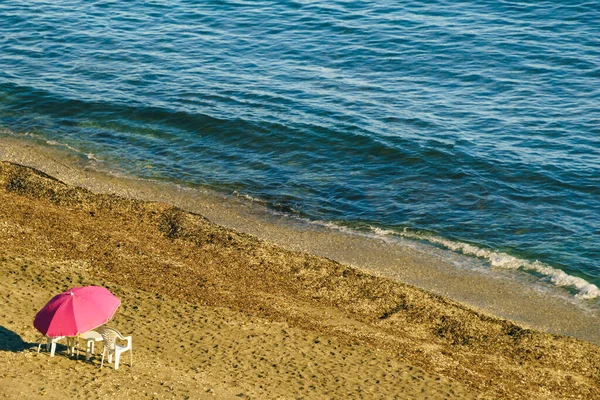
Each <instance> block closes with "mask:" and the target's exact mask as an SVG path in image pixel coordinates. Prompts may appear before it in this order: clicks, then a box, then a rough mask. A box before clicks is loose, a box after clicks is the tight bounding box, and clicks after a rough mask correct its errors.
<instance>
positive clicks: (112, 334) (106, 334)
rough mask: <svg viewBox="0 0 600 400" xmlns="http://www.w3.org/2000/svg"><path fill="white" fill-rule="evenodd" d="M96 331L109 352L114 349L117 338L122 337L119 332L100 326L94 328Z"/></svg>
mask: <svg viewBox="0 0 600 400" xmlns="http://www.w3.org/2000/svg"><path fill="white" fill-rule="evenodd" d="M96 331H97V332H98V333H99V334H100V336H102V341H103V342H104V345H105V346H106V347H107V348H109V349H111V350H113V349H114V348H115V343H116V341H117V338H121V339H123V335H121V334H120V333H119V331H117V330H116V329H113V328H109V327H106V326H101V327H99V328H96Z"/></svg>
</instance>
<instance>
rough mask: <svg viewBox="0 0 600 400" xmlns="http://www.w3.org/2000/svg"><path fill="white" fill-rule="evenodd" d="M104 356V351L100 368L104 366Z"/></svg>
mask: <svg viewBox="0 0 600 400" xmlns="http://www.w3.org/2000/svg"><path fill="white" fill-rule="evenodd" d="M105 354H106V349H104V351H103V352H102V362H101V363H100V368H102V367H103V366H104V355H105Z"/></svg>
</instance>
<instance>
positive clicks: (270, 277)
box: [0, 162, 600, 399]
mask: <svg viewBox="0 0 600 400" xmlns="http://www.w3.org/2000/svg"><path fill="white" fill-rule="evenodd" d="M0 196H1V197H2V199H1V200H2V201H1V202H0V204H1V205H0V211H1V212H0V216H1V218H2V220H1V221H0V228H1V229H0V235H1V236H2V242H3V243H4V246H3V248H2V250H1V253H2V254H0V256H1V257H0V260H1V261H2V262H1V263H0V266H1V268H0V271H1V272H2V275H3V276H2V279H1V282H2V283H1V286H0V288H1V290H2V291H3V292H5V293H3V295H5V297H7V298H8V299H9V301H8V303H7V305H8V308H7V309H6V311H3V312H4V313H5V314H3V316H2V317H3V321H5V322H3V327H2V328H3V332H2V333H3V336H4V337H6V336H7V335H8V336H11V335H12V336H13V337H14V340H13V342H18V341H19V340H21V341H22V342H23V343H22V344H20V345H18V346H14V347H10V346H7V345H6V343H5V342H3V343H2V350H4V351H0V361H2V362H3V363H4V365H8V364H6V363H8V362H10V363H11V364H10V365H11V366H12V368H11V370H12V371H13V372H11V373H9V374H7V373H6V371H5V372H3V376H4V378H5V379H8V382H10V383H11V387H17V388H19V390H21V392H20V393H31V391H30V388H28V387H26V386H27V384H30V382H29V381H27V382H25V381H24V380H23V379H22V377H21V375H23V374H25V375H27V374H28V372H29V371H31V373H32V374H33V376H35V377H36V378H35V379H38V381H39V379H41V381H39V382H51V383H47V385H48V386H47V387H50V388H51V389H52V390H53V393H54V394H53V395H52V396H50V398H59V397H60V396H59V394H61V393H59V392H60V390H62V389H63V387H62V386H60V387H58V386H55V385H61V384H62V385H64V388H66V389H65V390H69V391H70V392H71V394H73V393H75V395H74V396H72V397H85V396H86V393H85V392H84V391H82V390H81V389H79V388H78V387H77V386H74V385H73V383H72V379H70V377H69V375H70V373H61V372H60V371H58V372H57V370H56V368H55V367H51V368H50V369H45V367H44V366H45V365H48V364H52V363H54V362H55V360H50V359H49V358H45V357H44V356H45V355H44V354H36V353H35V351H33V350H31V346H30V344H29V343H30V342H29V341H30V340H34V338H35V330H34V329H33V328H32V327H31V326H30V319H31V317H32V315H33V314H34V313H35V310H36V309H39V308H40V307H41V306H42V305H43V302H44V301H47V299H48V296H49V295H50V293H53V292H56V291H58V290H60V289H63V290H64V289H66V288H65V286H74V285H85V284H99V285H103V286H106V287H109V288H110V290H112V291H114V292H116V293H117V294H118V295H119V297H121V298H122V299H123V308H122V310H121V311H120V312H119V313H118V314H119V315H117V316H116V317H115V320H114V321H112V322H113V323H114V324H116V326H117V327H118V328H119V329H122V330H123V331H125V332H132V331H133V332H132V333H134V334H135V337H136V343H137V345H136V349H138V350H137V353H136V354H137V357H139V358H140V359H141V366H138V367H137V368H138V369H136V365H137V364H134V366H133V367H131V369H130V370H129V371H130V372H129V374H121V375H119V374H110V373H111V372H112V371H110V370H108V369H103V370H102V371H100V372H98V370H97V366H96V365H94V363H80V364H76V365H77V366H76V367H73V366H72V367H71V368H69V370H70V371H73V369H74V370H75V371H79V372H78V373H79V374H84V375H86V376H88V377H90V379H91V378H92V377H96V378H98V377H100V379H99V381H100V382H96V384H97V385H100V386H99V387H100V388H101V389H102V390H104V392H102V393H106V397H110V395H111V393H114V386H115V385H116V386H117V387H119V386H124V387H125V388H127V390H131V391H134V392H135V393H136V394H133V393H134V392H131V393H132V394H131V395H132V396H133V397H138V396H139V394H138V391H142V392H145V393H147V394H148V392H147V391H148V390H163V391H164V390H167V389H166V388H170V390H171V393H175V394H177V395H178V396H180V397H183V395H184V394H187V395H190V394H192V395H193V396H194V398H201V396H200V395H199V393H198V392H195V391H196V390H198V389H196V388H197V387H198V385H199V384H200V386H201V390H202V394H203V395H205V394H206V393H210V392H207V390H210V391H212V393H213V394H212V395H213V396H214V395H215V393H216V394H217V395H220V396H221V397H226V398H229V397H232V396H233V395H234V392H235V391H236V390H239V389H236V388H238V387H243V390H240V393H241V395H242V396H239V397H245V398H272V397H279V398H292V397H306V398H327V397H332V396H333V397H336V396H337V397H349V396H353V395H354V396H356V397H362V398H380V397H381V396H383V397H384V398H385V397H387V398H393V397H396V398H425V397H426V396H428V397H430V398H460V397H463V398H523V399H525V398H540V397H543V398H556V399H559V398H566V397H582V398H593V397H597V396H600V369H599V367H598V365H600V352H599V351H598V347H597V346H595V345H593V344H590V343H587V342H584V341H580V340H577V339H573V338H569V337H565V336H558V335H552V334H547V333H541V332H537V331H534V330H530V329H524V328H522V327H519V326H518V325H515V324H514V323H511V322H509V321H506V320H502V319H499V318H496V317H492V316H490V315H487V314H484V313H481V312H477V311H474V310H473V309H471V308H469V307H466V306H464V305H462V304H460V303H457V302H455V301H452V300H449V299H446V298H444V297H441V296H439V295H436V294H433V293H430V292H427V291H424V290H422V289H418V288H416V287H414V286H410V285H407V284H405V283H401V282H398V281H396V280H391V279H388V278H385V277H378V276H375V275H373V274H370V273H368V272H367V271H364V270H360V269H355V268H353V267H350V266H346V265H343V264H340V263H338V262H336V261H334V260H332V259H328V258H323V257H319V256H314V255H310V254H308V253H305V252H299V251H293V250H289V249H285V248H282V247H281V246H279V245H277V244H274V243H271V242H269V241H266V240H263V239H258V238H256V237H255V236H252V235H249V234H247V233H242V232H239V231H236V230H232V229H227V228H223V227H221V226H219V225H216V224H215V223H213V222H210V221H209V220H207V219H205V218H204V217H202V216H200V215H199V214H194V213H188V212H185V211H183V210H181V209H178V208H174V207H173V206H171V205H169V204H166V203H156V202H145V201H140V200H133V199H127V198H123V197H120V196H116V195H107V194H97V193H94V192H90V191H88V190H86V189H81V188H76V187H74V186H71V185H67V184H65V183H63V182H61V181H60V180H56V178H54V177H51V176H49V175H46V174H44V173H41V172H38V171H36V170H32V169H30V168H27V167H23V166H19V165H16V164H10V163H6V162H0ZM32 288H33V290H32ZM32 294H33V296H32ZM157 310H163V311H160V312H158V313H157V312H156V311H157ZM217 321H219V322H217ZM232 326H233V327H237V328H235V329H229V328H227V327H232ZM252 329H255V330H256V332H254V333H252V332H253V331H252ZM5 331H8V332H9V333H8V334H7V333H6V332H5ZM265 332H268V333H269V336H266V337H265V339H264V340H263V341H262V342H260V343H256V342H255V339H254V338H256V337H261V336H262V335H263V334H264V333H265ZM277 332H279V333H277ZM209 335H210V340H209V342H208V343H206V342H205V341H204V339H205V338H206V337H208V336H209ZM219 335H221V336H219ZM236 335H237V336H236ZM281 335H283V336H281ZM288 340H289V341H288ZM321 342H323V344H321ZM214 343H217V344H216V345H215V344H214ZM282 343H286V344H285V345H281V346H280V344H282ZM19 346H20V347H19ZM320 346H325V347H324V348H323V349H322V350H318V349H320ZM7 349H8V351H7ZM19 349H20V350H19ZM176 349H177V350H176ZM210 349H212V350H210ZM175 350H176V351H175ZM317 350H318V351H317ZM257 352H259V354H262V353H264V355H263V356H260V357H259V356H257ZM261 352H262V353H261ZM207 357H208V358H207ZM305 357H308V360H309V361H308V363H307V364H306V361H302V360H303V359H304V358H305ZM339 357H341V358H339ZM199 360H204V362H203V363H200V361H199ZM298 360H300V361H298ZM70 361H72V360H68V359H60V361H56V362H57V363H60V364H61V365H65V366H67V365H70V364H69V362H70ZM96 361H97V360H96ZM262 363H264V364H262ZM305 364H306V365H305ZM239 365H244V366H245V367H247V368H249V369H241V370H238V366H239ZM311 365H312V367H310V366H311ZM302 366H303V367H302ZM309 367H310V368H309ZM172 368H175V369H176V370H177V371H180V372H181V374H179V375H177V376H178V378H176V379H175V378H174V377H173V375H171V377H170V378H168V376H169V372H167V371H169V370H170V369H172ZM301 368H304V369H301ZM306 368H308V369H306ZM311 368H312V369H311ZM332 370H333V371H335V373H334V374H333V376H334V377H337V378H336V379H331V380H329V378H328V377H330V376H331V372H327V371H332ZM14 371H16V373H15V372H14ZM19 371H20V372H19ZM52 371H54V372H56V373H55V374H54V375H55V376H53V377H52V378H51V377H50V376H49V375H48V373H49V372H52ZM298 371H301V373H299V372H298ZM403 371H404V372H403ZM132 374H133V376H135V377H136V382H129V378H130V377H131V375H132ZM171 374H173V372H171ZM198 374H200V375H198ZM29 375H31V374H29ZM290 376H292V377H293V378H292V379H291V380H290V379H287V378H289V377H290ZM286 377H287V378H286ZM365 377H368V378H367V379H366V380H365ZM157 378H158V379H157ZM376 378H377V379H376ZM32 379H33V378H32ZM340 379H341V380H343V382H344V384H342V385H340V384H339V381H340ZM38 381H35V382H38ZM157 381H159V382H161V386H163V385H165V387H163V388H162V389H161V388H160V387H159V388H158V389H156V388H157V385H158V384H157V383H156V382H157ZM69 382H71V383H69ZM149 382H152V383H151V384H150V386H151V389H147V388H146V387H147V386H149V385H148V383H149ZM415 382H420V383H418V384H415ZM47 387H44V388H42V389H45V390H49V389H47ZM110 388H112V389H110ZM401 388H402V389H401ZM415 389H418V390H419V392H418V393H414V392H411V391H413V390H415ZM40 390H41V389H40ZM15 393H16V392H15ZM157 393H158V392H154V394H157ZM165 393H166V392H165ZM352 393H354V394H352ZM411 393H414V394H412V395H411ZM44 394H45V393H44ZM62 394H63V395H64V393H62ZM274 394H276V396H274ZM235 395H236V396H238V395H239V393H238V394H235ZM173 396H175V395H173ZM98 397H100V396H98ZM15 398H17V396H16V395H15Z"/></svg>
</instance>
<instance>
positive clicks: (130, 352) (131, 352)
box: [129, 349, 133, 367]
mask: <svg viewBox="0 0 600 400" xmlns="http://www.w3.org/2000/svg"><path fill="white" fill-rule="evenodd" d="M129 365H131V366H132V367H133V351H132V350H131V349H129Z"/></svg>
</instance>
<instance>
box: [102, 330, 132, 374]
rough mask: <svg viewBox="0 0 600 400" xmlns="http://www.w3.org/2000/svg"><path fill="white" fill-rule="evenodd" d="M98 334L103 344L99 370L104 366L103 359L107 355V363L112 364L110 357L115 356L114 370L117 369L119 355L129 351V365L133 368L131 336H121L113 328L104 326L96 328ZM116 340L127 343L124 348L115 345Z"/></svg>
mask: <svg viewBox="0 0 600 400" xmlns="http://www.w3.org/2000/svg"><path fill="white" fill-rule="evenodd" d="M96 330H97V331H98V333H99V334H100V335H102V340H103V342H104V351H103V352H102V363H101V364H100V368H102V367H103V366H104V357H105V356H106V354H107V353H108V362H109V363H111V362H112V356H113V354H114V356H115V369H119V359H120V358H121V354H122V353H124V352H126V351H129V364H130V365H132V366H133V355H132V354H131V347H132V346H131V336H123V335H121V334H120V333H119V331H117V330H116V329H113V328H108V327H105V326H101V327H99V328H96ZM117 339H121V340H125V341H127V344H126V345H125V346H123V345H120V344H118V343H117Z"/></svg>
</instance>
